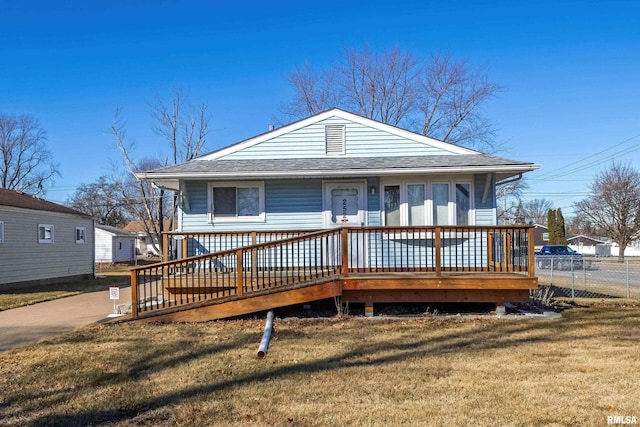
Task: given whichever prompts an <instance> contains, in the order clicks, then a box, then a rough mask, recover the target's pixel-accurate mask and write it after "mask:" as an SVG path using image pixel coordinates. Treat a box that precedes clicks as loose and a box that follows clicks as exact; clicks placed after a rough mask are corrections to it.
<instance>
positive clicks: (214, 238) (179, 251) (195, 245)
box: [162, 230, 318, 261]
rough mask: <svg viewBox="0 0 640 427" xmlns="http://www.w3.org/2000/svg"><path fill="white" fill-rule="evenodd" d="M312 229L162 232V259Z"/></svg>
mask: <svg viewBox="0 0 640 427" xmlns="http://www.w3.org/2000/svg"><path fill="white" fill-rule="evenodd" d="M314 231H318V230H278V231H222V232H220V231H218V232H213V231H196V232H181V231H171V232H165V233H163V234H162V236H163V238H162V254H163V258H162V259H163V260H164V261H171V260H174V259H181V258H187V257H190V256H197V255H205V254H209V253H214V252H221V251H226V250H228V249H236V248H239V247H242V246H250V245H257V244H259V243H265V242H272V241H274V240H281V239H288V238H290V237H297V236H301V235H302V234H306V233H311V232H314Z"/></svg>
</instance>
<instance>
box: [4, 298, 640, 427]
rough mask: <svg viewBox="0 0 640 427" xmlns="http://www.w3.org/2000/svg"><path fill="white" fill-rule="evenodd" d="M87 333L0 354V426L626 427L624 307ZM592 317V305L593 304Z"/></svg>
mask: <svg viewBox="0 0 640 427" xmlns="http://www.w3.org/2000/svg"><path fill="white" fill-rule="evenodd" d="M590 304H592V306H589V307H586V306H585V307H574V308H572V309H569V310H567V311H565V312H564V313H563V318H561V319H558V320H515V321H508V320H505V319H496V318H492V319H484V318H483V319H480V318H465V317H462V316H458V317H453V318H450V317H449V318H442V317H429V316H427V317H424V318H422V319H417V320H409V319H405V320H389V319H384V318H376V319H364V318H346V319H339V318H330V319H306V320H305V319H299V320H298V319H290V320H283V319H276V322H275V331H274V336H273V338H272V342H271V345H270V347H269V351H268V354H267V356H266V357H265V358H264V359H258V358H257V357H256V352H257V347H258V343H259V342H260V338H261V334H262V328H263V326H264V320H263V319H256V320H235V321H226V322H212V323H205V324H170V325H162V324H147V325H139V324H135V323H122V324H111V325H93V326H90V327H86V328H83V329H81V330H79V331H77V332H75V333H71V334H68V335H66V336H63V337H61V338H58V339H55V340H52V341H48V342H44V343H41V344H38V345H32V346H28V347H24V348H21V349H17V350H13V351H9V352H6V353H2V354H0V390H2V391H1V392H0V419H2V420H3V424H4V425H14V426H18V425H89V424H91V425H225V426H226V425H237V426H245V425H260V426H283V425H287V426H288V425H297V426H342V425H350V426H355V425H362V426H371V425H380V426H388V425H486V426H495V425H545V426H546V425H559V426H560V425H566V426H575V425H607V416H609V415H622V416H635V417H636V418H638V417H640V387H638V372H639V371H640V307H639V306H638V304H637V303H629V302H628V301H627V302H625V303H624V304H621V303H620V302H615V301H611V302H606V303H600V302H592V303H590ZM602 304H604V305H602Z"/></svg>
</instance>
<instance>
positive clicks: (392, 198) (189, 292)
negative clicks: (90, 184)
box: [132, 109, 539, 320]
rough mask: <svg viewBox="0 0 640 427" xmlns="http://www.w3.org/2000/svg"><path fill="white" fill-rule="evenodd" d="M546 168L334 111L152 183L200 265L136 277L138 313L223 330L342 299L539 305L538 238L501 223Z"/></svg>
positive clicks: (177, 239)
mask: <svg viewBox="0 0 640 427" xmlns="http://www.w3.org/2000/svg"><path fill="white" fill-rule="evenodd" d="M538 167H539V166H538V165H535V164H533V163H529V162H521V161H516V160H509V159H505V158H501V157H496V156H491V155H488V154H484V153H481V152H478V151H474V150H470V149H468V148H464V147H460V146H457V145H452V144H448V143H445V142H442V141H438V140H435V139H432V138H429V137H426V136H422V135H419V134H416V133H413V132H409V131H406V130H403V129H400V128H397V127H394V126H390V125H387V124H384V123H381V122H378V121H375V120H370V119H367V118H364V117H361V116H358V115H355V114H352V113H348V112H345V111H342V110H339V109H332V110H329V111H325V112H323V113H320V114H316V115H314V116H312V117H309V118H306V119H304V120H300V121H298V122H295V123H292V124H290V125H287V126H284V127H281V128H279V129H274V130H271V131H269V132H267V133H264V134H262V135H258V136H256V137H253V138H250V139H247V140H245V141H242V142H239V143H237V144H234V145H231V146H228V147H225V148H222V149H220V150H217V151H215V152H212V153H209V154H206V155H203V156H201V157H199V158H196V159H194V160H191V161H188V162H185V163H181V164H177V165H172V166H167V167H164V168H160V169H156V170H151V171H147V172H143V173H140V174H138V175H137V176H138V178H140V179H145V180H149V181H152V182H153V183H154V184H155V185H156V186H158V187H160V188H164V189H169V190H172V191H174V192H176V194H177V195H178V196H179V207H178V213H177V215H178V216H177V220H178V227H177V232H175V233H173V234H172V239H167V241H170V242H174V243H175V244H176V246H175V247H172V248H171V249H170V250H169V251H168V253H169V254H171V255H173V254H176V255H177V258H185V257H192V256H196V255H200V256H199V257H198V258H188V259H185V260H184V261H180V260H177V261H172V262H167V263H164V264H161V265H156V266H149V267H148V268H146V267H143V268H140V269H136V270H135V277H134V282H133V286H132V291H133V295H134V300H137V301H138V305H135V304H134V308H133V313H134V316H137V315H138V313H139V311H148V310H161V309H164V308H167V307H172V306H173V305H177V304H178V305H179V304H188V303H191V302H194V303H197V304H199V306H198V307H194V308H193V310H194V313H195V312H196V311H197V312H198V313H200V314H198V315H197V316H196V315H195V314H194V315H193V316H196V317H189V316H191V314H188V313H185V314H173V315H172V316H174V317H173V319H178V318H179V316H185V317H182V319H183V320H187V319H213V318H221V317H224V316H229V315H238V314H242V313H247V312H255V311H259V310H260V309H267V308H271V307H277V306H282V305H291V304H294V303H301V302H307V301H314V300H319V299H323V298H331V297H336V296H340V297H341V298H342V299H343V301H347V302H351V303H364V304H365V313H367V314H368V315H372V314H373V304H374V303H379V302H415V301H425V302H432V301H435V302H494V303H496V305H502V304H504V302H505V301H527V300H528V299H529V291H530V290H531V289H535V288H536V287H537V278H536V277H535V271H534V269H533V266H532V265H529V254H531V253H532V252H533V239H532V238H530V230H531V227H530V226H528V225H523V226H515V227H499V226H497V215H496V213H497V208H496V185H498V184H499V183H501V182H512V181H515V180H518V179H520V178H521V177H522V174H524V173H526V172H529V171H533V170H535V169H538ZM454 227H455V228H454ZM313 230H323V231H321V232H318V233H311V231H313ZM288 238H289V239H288ZM261 242H267V243H264V244H262V245H260V243H261ZM225 249H234V250H233V251H227V252H221V251H223V250H225ZM171 255H170V258H171ZM394 274H395V275H394ZM397 274H409V275H411V276H409V277H407V276H404V277H402V276H397ZM158 277H161V278H160V279H157V278H158ZM155 281H157V282H155ZM147 283H152V285H147ZM137 296H140V298H137ZM220 298H223V300H220ZM224 298H238V299H248V298H253V301H252V302H248V303H247V304H240V303H237V302H235V301H227V302H224V303H223V302H222V301H225V300H224ZM203 301H210V302H211V303H210V306H207V304H204V303H203Z"/></svg>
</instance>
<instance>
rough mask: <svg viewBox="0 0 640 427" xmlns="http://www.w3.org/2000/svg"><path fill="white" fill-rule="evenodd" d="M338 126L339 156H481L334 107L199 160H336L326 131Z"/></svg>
mask: <svg viewBox="0 0 640 427" xmlns="http://www.w3.org/2000/svg"><path fill="white" fill-rule="evenodd" d="M336 126H343V127H344V129H345V132H344V133H345V136H344V151H343V153H340V155H343V156H344V157H368V156H371V155H372V154H374V155H376V154H377V155H381V156H387V157H394V156H403V155H431V156H433V155H469V154H480V153H479V152H477V151H474V150H470V149H468V148H464V147H460V146H457V145H454V144H449V143H446V142H442V141H438V140H436V139H433V138H429V137H426V136H423V135H419V134H416V133H413V132H409V131H407V130H404V129H400V128H397V127H394V126H391V125H388V124H385V123H381V122H378V121H375V120H371V119H368V118H365V117H361V116H358V115H356V114H352V113H348V112H346V111H343V110H340V109H337V108H334V109H331V110H329V111H325V112H323V113H320V114H316V115H314V116H311V117H309V118H307V119H304V120H300V121H298V122H295V123H292V124H290V125H287V126H283V127H281V128H279V129H275V130H273V131H270V132H267V133H264V134H261V135H258V136H256V137H253V138H250V139H247V140H245V141H242V142H240V143H237V144H234V145H231V146H228V147H225V148H223V149H221V150H218V151H215V152H213V153H209V154H206V155H204V156H201V157H199V158H198V159H196V160H242V159H266V158H270V159H293V158H321V157H334V156H335V155H336V154H327V150H326V148H327V147H326V139H325V138H326V136H325V130H326V129H327V128H332V129H333V130H335V127H336Z"/></svg>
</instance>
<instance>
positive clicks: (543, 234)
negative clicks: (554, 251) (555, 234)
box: [542, 233, 549, 242]
mask: <svg viewBox="0 0 640 427" xmlns="http://www.w3.org/2000/svg"><path fill="white" fill-rule="evenodd" d="M542 241H543V242H548V241H549V233H542Z"/></svg>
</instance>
